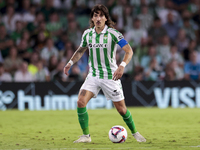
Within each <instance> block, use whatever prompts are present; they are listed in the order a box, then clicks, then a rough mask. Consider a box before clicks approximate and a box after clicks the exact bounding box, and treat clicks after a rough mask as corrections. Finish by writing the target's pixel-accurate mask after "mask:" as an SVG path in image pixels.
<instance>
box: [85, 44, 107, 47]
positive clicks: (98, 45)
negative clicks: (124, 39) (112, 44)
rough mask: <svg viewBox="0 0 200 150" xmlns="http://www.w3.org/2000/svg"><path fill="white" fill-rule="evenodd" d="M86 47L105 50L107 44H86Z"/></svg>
mask: <svg viewBox="0 0 200 150" xmlns="http://www.w3.org/2000/svg"><path fill="white" fill-rule="evenodd" d="M88 46H89V47H90V48H107V44H100V43H97V44H92V43H90V44H88Z"/></svg>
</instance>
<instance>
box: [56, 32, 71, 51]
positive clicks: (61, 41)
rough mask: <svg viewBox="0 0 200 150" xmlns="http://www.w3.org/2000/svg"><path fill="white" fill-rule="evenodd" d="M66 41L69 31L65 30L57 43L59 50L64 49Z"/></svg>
mask: <svg viewBox="0 0 200 150" xmlns="http://www.w3.org/2000/svg"><path fill="white" fill-rule="evenodd" d="M66 42H68V36H67V33H65V32H64V33H62V34H61V36H60V37H59V39H58V41H57V42H56V44H55V45H56V47H57V49H58V50H59V51H64V48H65V43H66Z"/></svg>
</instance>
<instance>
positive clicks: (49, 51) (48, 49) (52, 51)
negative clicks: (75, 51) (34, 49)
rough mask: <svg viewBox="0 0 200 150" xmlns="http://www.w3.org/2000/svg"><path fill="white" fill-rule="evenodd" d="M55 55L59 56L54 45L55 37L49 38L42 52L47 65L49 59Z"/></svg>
mask: <svg viewBox="0 0 200 150" xmlns="http://www.w3.org/2000/svg"><path fill="white" fill-rule="evenodd" d="M52 55H55V56H56V57H57V58H58V56H59V55H58V50H57V48H56V47H55V46H54V42H53V39H51V38H48V39H47V40H46V45H45V47H44V48H43V49H42V51H41V53H40V57H41V58H42V59H43V61H44V64H45V66H47V65H48V61H49V58H50V57H51V56H52Z"/></svg>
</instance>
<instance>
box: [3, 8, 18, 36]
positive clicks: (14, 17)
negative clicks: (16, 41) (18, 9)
mask: <svg viewBox="0 0 200 150" xmlns="http://www.w3.org/2000/svg"><path fill="white" fill-rule="evenodd" d="M20 20H21V16H20V15H19V14H17V13H15V9H14V6H12V5H9V6H8V7H7V9H6V14H5V15H4V16H3V17H2V21H3V23H4V25H5V27H6V29H7V31H8V33H11V32H13V31H15V28H16V26H15V25H16V22H17V21H20Z"/></svg>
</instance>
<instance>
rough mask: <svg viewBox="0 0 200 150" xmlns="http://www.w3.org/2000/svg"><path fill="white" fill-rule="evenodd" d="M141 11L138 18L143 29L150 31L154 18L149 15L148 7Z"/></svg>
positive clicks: (145, 6)
mask: <svg viewBox="0 0 200 150" xmlns="http://www.w3.org/2000/svg"><path fill="white" fill-rule="evenodd" d="M141 9H142V11H141V13H140V14H139V15H138V16H137V18H138V19H140V21H141V26H142V28H144V29H146V30H148V29H149V28H150V26H151V25H152V23H153V16H152V15H151V14H150V13H149V7H148V6H147V5H143V6H142V8H141Z"/></svg>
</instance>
